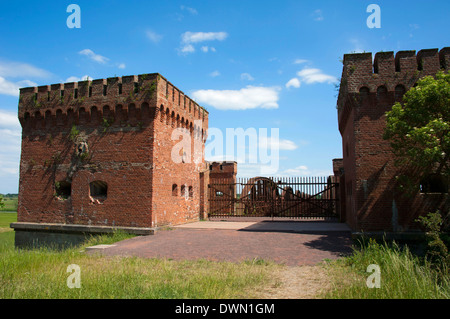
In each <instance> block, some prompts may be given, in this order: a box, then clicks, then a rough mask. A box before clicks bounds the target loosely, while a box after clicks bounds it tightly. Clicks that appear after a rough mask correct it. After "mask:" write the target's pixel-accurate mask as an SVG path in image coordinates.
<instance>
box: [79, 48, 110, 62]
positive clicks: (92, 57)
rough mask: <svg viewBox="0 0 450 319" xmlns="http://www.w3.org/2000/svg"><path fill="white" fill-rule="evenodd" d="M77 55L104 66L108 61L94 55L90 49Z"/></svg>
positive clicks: (98, 55)
mask: <svg viewBox="0 0 450 319" xmlns="http://www.w3.org/2000/svg"><path fill="white" fill-rule="evenodd" d="M78 53H79V54H81V55H85V56H87V57H88V58H89V59H91V60H92V61H95V62H97V63H101V64H105V63H106V62H108V61H109V59H108V58H106V57H104V56H101V55H100V54H96V53H94V51H92V50H91V49H84V50H81V51H80V52H78Z"/></svg>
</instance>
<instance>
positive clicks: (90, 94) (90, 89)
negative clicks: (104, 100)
mask: <svg viewBox="0 0 450 319" xmlns="http://www.w3.org/2000/svg"><path fill="white" fill-rule="evenodd" d="M91 96H92V86H90V87H89V97H91Z"/></svg>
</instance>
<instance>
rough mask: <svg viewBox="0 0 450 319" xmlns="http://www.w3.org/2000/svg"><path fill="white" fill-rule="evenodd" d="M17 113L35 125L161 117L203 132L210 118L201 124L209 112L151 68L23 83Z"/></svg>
mask: <svg viewBox="0 0 450 319" xmlns="http://www.w3.org/2000/svg"><path fill="white" fill-rule="evenodd" d="M18 116H19V120H20V123H21V124H22V126H23V127H24V129H29V130H31V131H33V130H40V129H44V128H45V129H47V130H51V129H54V128H58V127H68V128H70V127H71V126H72V125H86V126H89V125H92V126H99V125H104V126H112V125H115V124H118V125H122V126H130V125H131V126H136V125H137V126H142V125H145V123H148V122H149V121H153V120H155V119H156V118H159V119H160V120H161V122H165V123H167V124H168V125H172V126H174V127H177V126H178V127H186V128H189V129H192V131H195V130H197V131H199V132H200V131H203V130H204V131H206V127H207V126H206V125H207V124H206V125H202V127H199V128H198V127H195V126H194V123H195V120H201V121H203V122H207V119H208V112H207V111H206V110H205V109H204V108H203V107H201V106H199V105H198V104H197V103H196V102H195V101H193V100H192V99H191V98H189V97H188V96H187V95H185V94H184V93H183V92H182V91H181V90H179V89H178V88H176V87H175V86H174V85H173V84H172V83H170V82H169V81H167V80H166V79H165V78H164V77H163V76H161V75H160V74H158V73H152V74H141V75H131V76H122V77H112V78H107V79H95V80H89V79H88V80H85V81H79V82H71V83H59V84H52V85H43V86H39V87H26V88H21V89H20V97H19V112H18ZM177 121H178V122H177ZM199 135H200V134H199ZM202 135H203V134H202Z"/></svg>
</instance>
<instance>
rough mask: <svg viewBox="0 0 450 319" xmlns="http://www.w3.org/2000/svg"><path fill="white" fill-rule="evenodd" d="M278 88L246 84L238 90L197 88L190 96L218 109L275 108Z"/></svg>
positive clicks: (276, 106)
mask: <svg viewBox="0 0 450 319" xmlns="http://www.w3.org/2000/svg"><path fill="white" fill-rule="evenodd" d="M278 92H279V88H274V87H256V86H247V87H245V88H243V89H240V90H198V91H194V92H193V93H192V94H191V96H192V97H193V98H194V99H195V100H196V101H197V102H199V103H201V104H206V105H210V106H212V107H214V108H216V109H219V110H247V109H256V108H263V109H276V108H278V98H279V97H278Z"/></svg>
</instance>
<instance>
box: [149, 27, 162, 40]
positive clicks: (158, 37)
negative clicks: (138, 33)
mask: <svg viewBox="0 0 450 319" xmlns="http://www.w3.org/2000/svg"><path fill="white" fill-rule="evenodd" d="M145 35H146V36H147V39H149V40H150V41H152V42H154V43H158V42H159V41H161V39H162V35H160V34H158V33H156V32H155V31H152V30H147V31H145Z"/></svg>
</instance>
